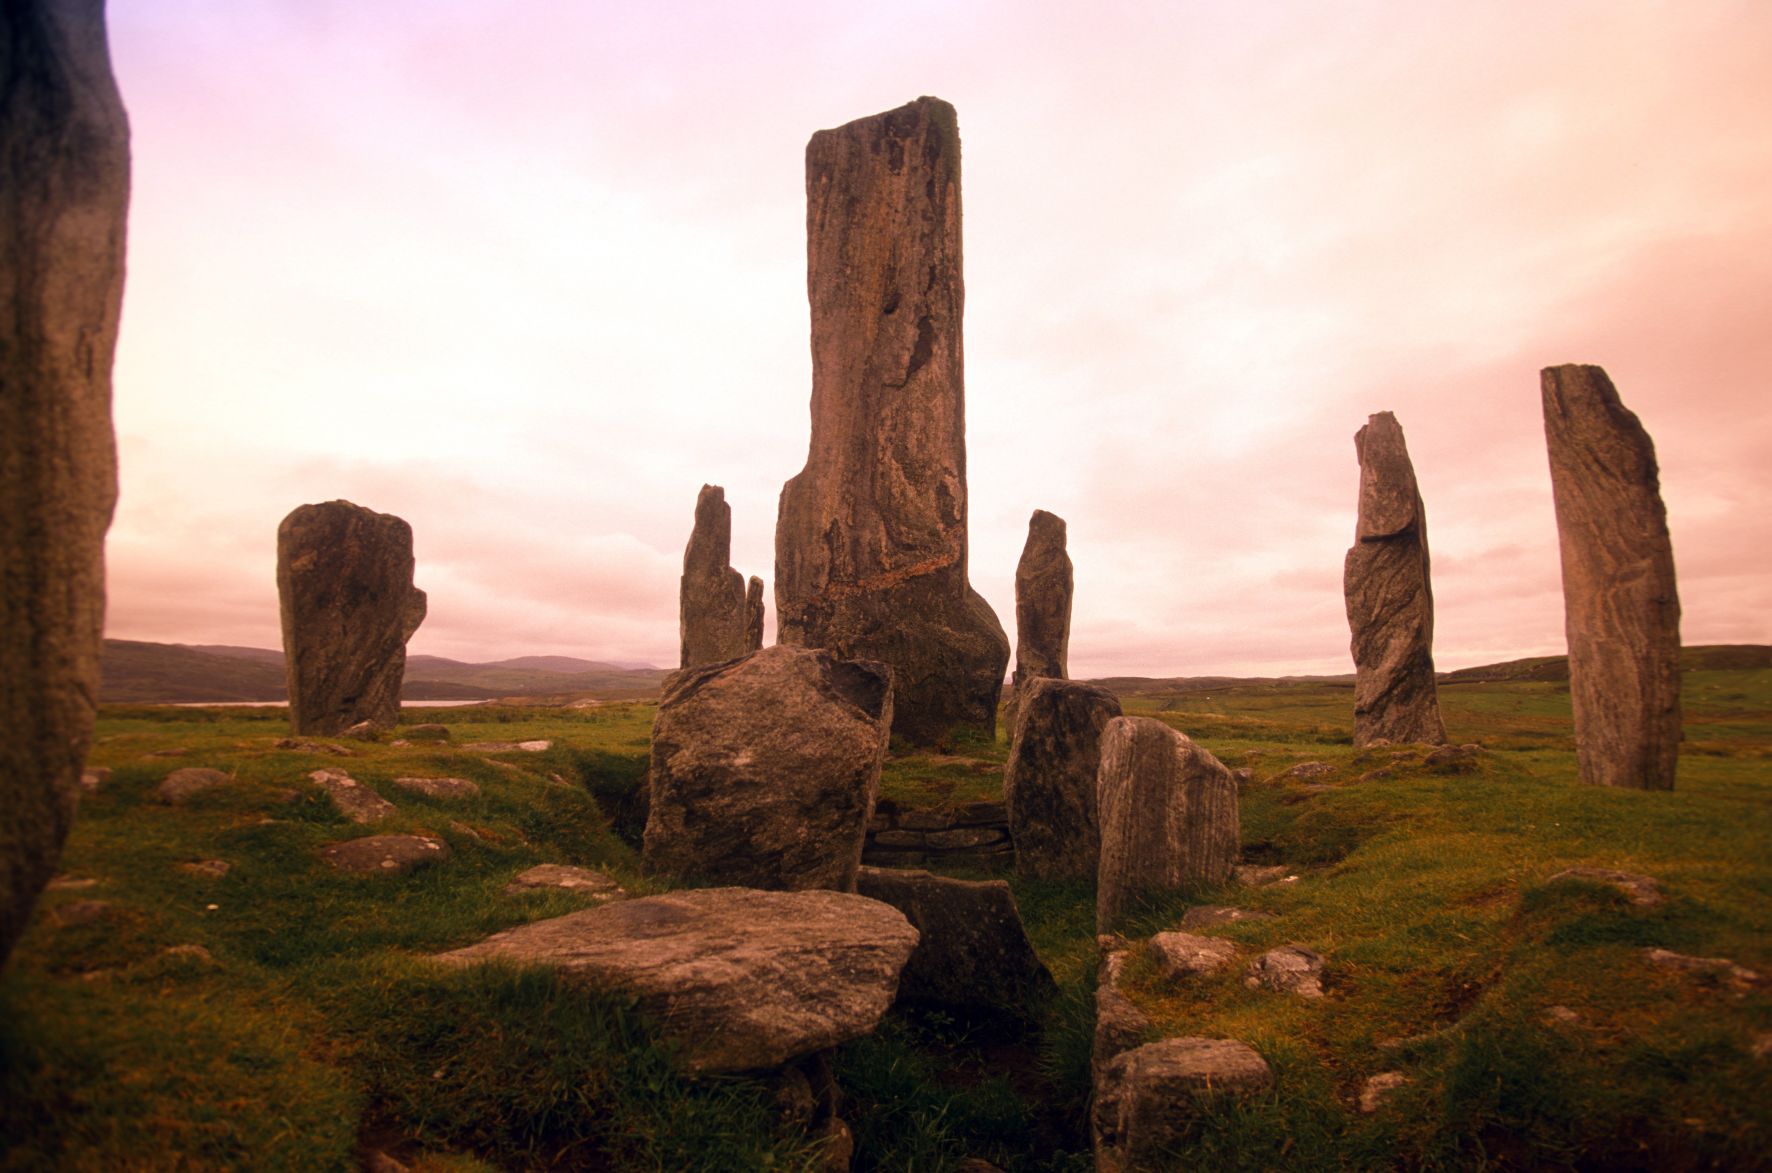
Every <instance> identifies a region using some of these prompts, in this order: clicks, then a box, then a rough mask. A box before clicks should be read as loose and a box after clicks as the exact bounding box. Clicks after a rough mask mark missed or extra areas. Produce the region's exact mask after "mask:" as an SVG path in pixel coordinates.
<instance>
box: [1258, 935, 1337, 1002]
mask: <svg viewBox="0 0 1772 1173" xmlns="http://www.w3.org/2000/svg"><path fill="white" fill-rule="evenodd" d="M1243 984H1244V985H1245V986H1248V987H1249V988H1250V989H1252V990H1253V989H1259V988H1261V987H1264V986H1265V987H1266V988H1267V989H1270V990H1279V991H1281V992H1282V993H1288V994H1297V995H1298V996H1299V997H1301V998H1321V997H1322V996H1323V958H1322V955H1321V954H1319V953H1316V952H1314V951H1313V950H1310V949H1306V948H1304V947H1303V946H1302V945H1282V946H1280V947H1279V948H1278V949H1269V950H1268V951H1267V952H1266V953H1263V954H1262V955H1261V956H1260V957H1257V958H1256V959H1255V960H1254V961H1252V962H1250V963H1249V970H1248V973H1247V976H1245V977H1244V978H1243Z"/></svg>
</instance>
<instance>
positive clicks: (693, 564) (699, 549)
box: [683, 485, 732, 574]
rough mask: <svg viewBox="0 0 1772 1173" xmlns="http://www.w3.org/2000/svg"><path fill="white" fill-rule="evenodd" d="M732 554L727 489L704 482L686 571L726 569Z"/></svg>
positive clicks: (685, 559)
mask: <svg viewBox="0 0 1772 1173" xmlns="http://www.w3.org/2000/svg"><path fill="white" fill-rule="evenodd" d="M731 558H732V506H730V505H728V504H726V490H725V489H723V488H721V487H720V486H719V485H703V486H702V487H701V492H700V493H698V494H696V497H695V528H694V529H693V530H691V531H690V533H689V545H688V546H686V547H684V550H683V572H684V573H685V574H687V573H689V572H690V571H692V570H714V571H718V570H723V569H725V567H726V564H727V562H728V561H730V560H731Z"/></svg>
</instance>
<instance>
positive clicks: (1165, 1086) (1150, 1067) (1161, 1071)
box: [1090, 1038, 1273, 1173]
mask: <svg viewBox="0 0 1772 1173" xmlns="http://www.w3.org/2000/svg"><path fill="white" fill-rule="evenodd" d="M1272 1084H1273V1072H1272V1071H1271V1070H1269V1068H1268V1065H1267V1061H1266V1060H1265V1059H1263V1058H1262V1057H1261V1056H1260V1055H1258V1054H1257V1053H1256V1052H1255V1049H1254V1048H1252V1047H1250V1046H1249V1045H1248V1044H1247V1043H1240V1042H1237V1041H1236V1040H1234V1039H1202V1038H1174V1039H1162V1040H1160V1041H1158V1042H1155V1043H1146V1044H1145V1045H1144V1046H1142V1047H1138V1048H1135V1049H1134V1050H1131V1051H1127V1052H1126V1053H1125V1054H1123V1055H1120V1056H1119V1057H1118V1058H1115V1059H1114V1060H1112V1061H1111V1062H1109V1063H1108V1064H1107V1066H1106V1067H1105V1068H1104V1069H1103V1070H1102V1072H1101V1074H1100V1076H1099V1077H1098V1078H1097V1079H1096V1083H1095V1103H1094V1106H1093V1108H1092V1109H1091V1112H1090V1116H1091V1123H1092V1125H1093V1131H1094V1139H1095V1167H1096V1169H1097V1170H1098V1171H1099V1173H1144V1171H1150V1173H1170V1171H1172V1170H1175V1169H1177V1168H1180V1167H1182V1166H1181V1165H1180V1164H1178V1161H1179V1159H1180V1158H1179V1155H1178V1154H1179V1152H1180V1150H1181V1149H1182V1148H1183V1146H1184V1145H1185V1144H1186V1143H1187V1140H1188V1136H1189V1133H1190V1132H1192V1131H1193V1130H1194V1129H1195V1128H1196V1127H1197V1126H1198V1119H1197V1116H1198V1112H1199V1102H1200V1100H1201V1099H1202V1098H1204V1097H1207V1096H1227V1095H1239V1094H1247V1093H1249V1092H1254V1091H1260V1090H1262V1089H1264V1088H1267V1087H1269V1086H1271V1085H1272Z"/></svg>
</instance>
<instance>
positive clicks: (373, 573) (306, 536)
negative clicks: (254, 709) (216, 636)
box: [277, 501, 425, 734]
mask: <svg viewBox="0 0 1772 1173" xmlns="http://www.w3.org/2000/svg"><path fill="white" fill-rule="evenodd" d="M412 567H413V560H412V527H411V526H409V525H407V524H406V523H405V522H404V521H401V520H400V519H399V518H398V517H395V516H393V515H392V514H388V513H377V512H375V511H374V510H372V509H365V508H363V507H362V506H361V505H353V504H351V503H350V502H349V501H328V502H326V503H325V504H323V505H303V506H300V507H299V508H297V509H295V510H294V511H293V512H291V513H290V515H289V516H288V517H285V518H284V519H283V524H281V525H279V526H278V527H277V594H278V597H279V599H280V601H281V604H282V614H283V657H284V661H285V672H286V673H287V675H288V679H289V721H290V724H291V725H292V726H294V729H295V732H296V733H298V734H301V733H341V732H343V731H344V730H346V729H349V728H350V727H351V726H353V725H357V724H359V723H361V722H364V721H367V722H369V723H370V724H371V725H373V726H376V727H378V728H382V729H391V728H393V726H394V725H395V723H396V722H398V721H399V719H400V682H401V680H402V679H403V678H404V677H405V675H406V641H407V640H409V639H411V638H412V633H413V632H415V631H417V630H418V625H419V624H420V623H423V622H424V618H425V593H424V592H423V591H421V590H419V589H418V588H416V587H414V586H413V585H412Z"/></svg>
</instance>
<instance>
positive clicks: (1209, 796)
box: [1095, 717, 1239, 932]
mask: <svg viewBox="0 0 1772 1173" xmlns="http://www.w3.org/2000/svg"><path fill="white" fill-rule="evenodd" d="M1096 795H1097V803H1098V805H1099V813H1100V819H1101V865H1100V868H1099V870H1098V872H1097V878H1096V887H1095V893H1096V895H1095V923H1096V931H1097V932H1105V931H1107V930H1108V929H1109V928H1110V927H1111V926H1112V925H1113V924H1114V922H1115V921H1116V920H1118V919H1119V918H1120V916H1121V915H1122V914H1123V913H1125V912H1127V911H1129V910H1130V909H1131V908H1132V907H1133V906H1134V905H1135V903H1136V902H1137V900H1138V898H1139V897H1140V896H1141V895H1145V894H1157V893H1162V892H1170V891H1174V890H1175V889H1177V888H1180V887H1182V886H1183V885H1186V884H1190V883H1204V884H1222V883H1224V882H1225V881H1226V880H1228V879H1230V877H1231V871H1232V869H1234V868H1235V867H1236V865H1237V851H1238V839H1239V827H1238V819H1237V783H1236V780H1235V779H1233V778H1232V777H1231V772H1230V771H1229V770H1227V769H1226V768H1225V766H1224V763H1222V762H1220V761H1219V760H1218V759H1217V758H1215V757H1213V756H1212V755H1211V754H1210V753H1208V752H1206V751H1205V750H1204V749H1202V748H1200V747H1199V746H1197V745H1195V744H1194V743H1193V742H1192V741H1190V740H1189V739H1188V738H1187V736H1186V735H1185V734H1182V733H1178V732H1176V731H1175V730H1174V729H1171V728H1170V727H1169V726H1167V725H1165V724H1163V723H1162V722H1161V721H1158V720H1156V719H1155V718H1152V717H1115V718H1114V719H1113V720H1111V721H1109V722H1108V723H1107V726H1106V727H1105V728H1104V729H1103V730H1102V733H1101V771H1100V773H1099V774H1098V775H1097V787H1096Z"/></svg>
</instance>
